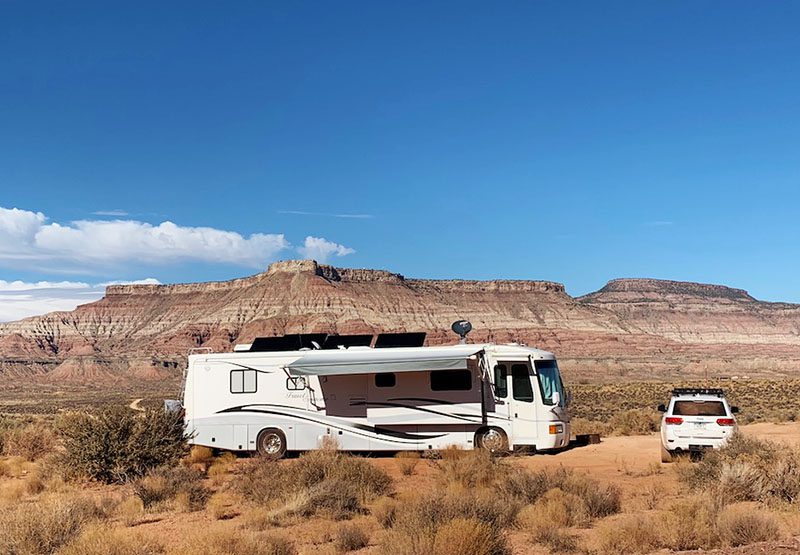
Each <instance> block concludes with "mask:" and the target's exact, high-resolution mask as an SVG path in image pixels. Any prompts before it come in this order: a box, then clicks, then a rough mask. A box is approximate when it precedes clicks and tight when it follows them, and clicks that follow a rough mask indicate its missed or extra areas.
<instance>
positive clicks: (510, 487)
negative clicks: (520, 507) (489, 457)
mask: <svg viewBox="0 0 800 555" xmlns="http://www.w3.org/2000/svg"><path fill="white" fill-rule="evenodd" d="M565 478H566V471H565V470H564V469H563V468H559V469H558V470H555V471H550V470H542V471H539V472H529V471H527V470H522V469H521V468H509V469H506V471H505V472H503V473H502V475H501V476H500V478H499V480H498V482H497V485H496V486H495V487H496V488H497V491H498V492H499V493H500V494H502V495H503V496H505V497H507V498H511V499H517V500H519V501H521V502H523V503H525V504H529V503H534V502H536V500H537V499H539V498H540V497H541V496H542V495H544V494H545V492H547V490H549V489H551V488H553V487H558V486H559V485H561V484H562V483H563V482H564V479H565Z"/></svg>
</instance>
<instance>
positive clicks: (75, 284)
mask: <svg viewBox="0 0 800 555" xmlns="http://www.w3.org/2000/svg"><path fill="white" fill-rule="evenodd" d="M89 287H91V285H89V284H88V283H83V282H82V281H37V282H34V283H26V282H24V281H19V280H17V281H5V280H3V279H0V291H33V290H36V289H88V288H89Z"/></svg>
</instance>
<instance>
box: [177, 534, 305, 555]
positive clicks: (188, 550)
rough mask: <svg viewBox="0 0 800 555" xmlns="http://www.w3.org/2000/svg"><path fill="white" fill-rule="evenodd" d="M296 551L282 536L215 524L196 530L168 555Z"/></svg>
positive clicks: (277, 554)
mask: <svg viewBox="0 0 800 555" xmlns="http://www.w3.org/2000/svg"><path fill="white" fill-rule="evenodd" d="M198 553H202V554H203V555H295V554H296V553H297V550H296V549H295V548H294V545H292V543H291V542H290V541H288V540H287V539H285V538H284V537H283V536H278V535H274V534H263V533H257V532H252V531H248V530H241V529H225V528H215V529H211V530H206V531H205V532H203V533H201V534H197V535H195V536H193V537H191V538H189V539H187V541H186V542H185V543H184V544H183V545H181V546H180V547H178V548H176V549H171V550H169V551H167V555H197V554H198Z"/></svg>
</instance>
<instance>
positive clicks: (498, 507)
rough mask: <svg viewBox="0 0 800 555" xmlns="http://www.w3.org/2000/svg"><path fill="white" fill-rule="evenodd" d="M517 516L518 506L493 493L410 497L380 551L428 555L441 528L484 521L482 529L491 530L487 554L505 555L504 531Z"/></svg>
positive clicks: (445, 492)
mask: <svg viewBox="0 0 800 555" xmlns="http://www.w3.org/2000/svg"><path fill="white" fill-rule="evenodd" d="M515 513H516V507H514V506H513V505H511V506H510V505H509V504H508V503H507V502H506V500H505V499H501V498H499V497H498V496H497V495H495V494H494V493H493V492H492V491H490V490H477V491H469V490H466V491H448V490H440V491H438V492H429V493H426V494H423V495H419V496H412V497H407V498H404V499H402V500H400V501H399V502H398V504H397V508H396V511H395V517H394V522H393V523H392V526H391V529H390V532H389V533H388V534H386V535H385V536H384V537H383V541H382V545H381V550H382V552H384V553H397V554H399V555H423V554H429V553H431V552H432V550H433V549H434V547H435V543H436V537H437V534H438V533H439V531H440V529H441V528H442V527H444V526H445V525H447V524H448V523H450V522H452V521H456V520H459V521H465V520H466V521H469V522H474V521H477V522H481V523H482V524H483V525H484V526H482V527H481V529H482V530H485V529H488V530H490V536H491V542H490V544H491V549H490V550H489V551H488V552H487V553H489V554H493V555H500V554H504V553H506V552H507V548H506V544H505V539H504V537H503V529H504V528H506V527H508V526H510V525H511V523H512V522H513V519H514V517H515ZM440 541H441V540H440ZM476 541H477V540H476ZM481 545H482V544H481ZM465 553H471V551H469V550H467V551H465Z"/></svg>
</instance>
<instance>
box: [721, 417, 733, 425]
mask: <svg viewBox="0 0 800 555" xmlns="http://www.w3.org/2000/svg"><path fill="white" fill-rule="evenodd" d="M717 424H719V425H720V426H735V425H736V420H734V419H733V418H717Z"/></svg>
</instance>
